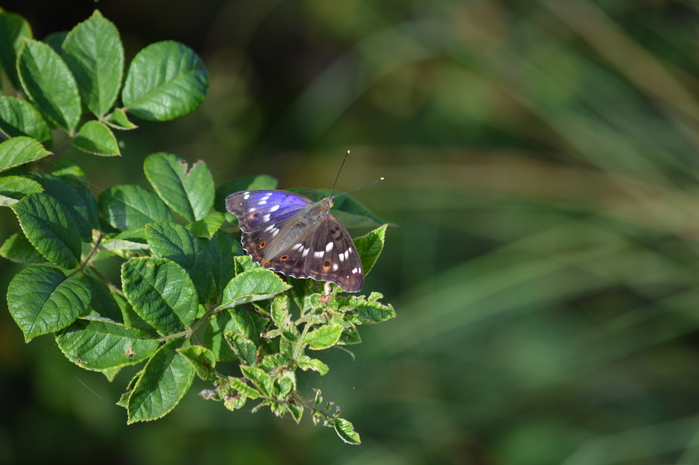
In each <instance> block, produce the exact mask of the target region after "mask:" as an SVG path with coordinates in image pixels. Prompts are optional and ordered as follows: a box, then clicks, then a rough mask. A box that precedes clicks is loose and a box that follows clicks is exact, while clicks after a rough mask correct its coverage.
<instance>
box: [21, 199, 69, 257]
mask: <svg viewBox="0 0 699 465" xmlns="http://www.w3.org/2000/svg"><path fill="white" fill-rule="evenodd" d="M12 209H13V210H14V212H15V214H16V215H17V218H18V219H19V224H20V225H21V226H22V231H24V234H25V236H27V239H29V242H30V243H31V244H32V245H33V246H34V248H35V249H36V250H38V251H39V253H40V254H41V255H43V256H44V257H46V259H47V260H48V261H50V262H52V263H54V264H56V265H58V266H60V267H61V268H75V267H76V266H77V265H78V260H79V258H80V235H79V233H78V231H77V230H76V229H75V227H74V224H73V219H72V217H71V215H70V212H68V209H67V208H66V207H64V206H63V205H62V204H61V203H60V202H59V201H58V200H56V199H55V198H53V197H51V196H50V195H46V194H31V195H28V196H26V197H25V198H23V199H22V200H20V201H19V202H17V203H16V204H14V205H12Z"/></svg>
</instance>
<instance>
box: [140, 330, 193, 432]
mask: <svg viewBox="0 0 699 465" xmlns="http://www.w3.org/2000/svg"><path fill="white" fill-rule="evenodd" d="M184 342H185V340H184V339H175V340H172V341H168V342H166V343H165V344H164V345H163V346H162V347H161V348H160V349H158V351H157V352H156V353H155V354H154V355H153V356H152V357H151V359H150V360H149V361H148V363H146V366H145V367H144V368H143V372H142V373H141V376H140V377H139V378H138V381H136V384H135V385H134V387H133V391H131V394H130V395H129V398H128V403H127V409H128V415H129V420H128V423H129V424H131V423H135V422H137V421H150V420H156V419H158V418H161V417H162V416H164V415H166V414H167V413H168V412H170V411H171V410H172V409H173V408H175V407H176V406H177V404H178V403H179V402H180V400H181V399H182V397H183V396H184V395H185V393H186V392H187V391H188V390H189V387H190V386H191V384H192V381H193V380H194V374H195V371H194V367H192V364H191V363H189V361H188V360H187V358H186V357H185V356H184V355H182V354H180V353H178V352H177V349H179V348H180V347H181V346H182V344H184Z"/></svg>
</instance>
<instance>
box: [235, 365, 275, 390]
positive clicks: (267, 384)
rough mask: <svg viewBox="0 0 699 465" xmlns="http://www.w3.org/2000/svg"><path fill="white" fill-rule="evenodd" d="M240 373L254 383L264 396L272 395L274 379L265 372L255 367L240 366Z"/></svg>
mask: <svg viewBox="0 0 699 465" xmlns="http://www.w3.org/2000/svg"><path fill="white" fill-rule="evenodd" d="M240 371H242V372H243V375H244V376H245V377H246V378H248V379H249V380H250V381H252V384H254V385H255V387H256V388H257V389H259V390H260V392H261V393H262V395H264V396H266V397H270V396H271V395H272V378H271V377H270V376H269V375H268V374H267V373H265V372H264V371H263V370H261V369H259V368H255V367H249V366H245V365H240Z"/></svg>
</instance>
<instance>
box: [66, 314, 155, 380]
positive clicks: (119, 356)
mask: <svg viewBox="0 0 699 465" xmlns="http://www.w3.org/2000/svg"><path fill="white" fill-rule="evenodd" d="M56 342H57V343H58V347H59V348H60V349H61V351H62V352H63V354H64V355H65V356H66V358H67V359H68V360H70V361H71V362H73V363H75V364H76V365H78V366H80V367H83V368H87V369H90V370H105V369H108V368H117V367H123V366H128V365H135V364H137V363H139V362H141V361H143V360H145V359H147V358H148V357H150V356H151V355H153V353H154V352H155V351H156V349H157V348H158V345H159V342H158V341H157V340H154V339H145V338H143V337H139V336H138V335H136V334H135V333H133V332H131V331H129V330H128V329H127V328H126V327H124V325H121V324H118V323H114V322H110V321H102V320H95V319H79V320H78V321H76V322H75V323H73V324H72V325H70V326H68V327H67V328H65V329H63V330H62V331H60V332H59V333H58V334H56Z"/></svg>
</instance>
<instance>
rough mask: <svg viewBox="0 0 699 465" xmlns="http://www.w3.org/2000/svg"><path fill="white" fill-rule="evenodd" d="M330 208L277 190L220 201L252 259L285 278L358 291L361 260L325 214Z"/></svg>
mask: <svg viewBox="0 0 699 465" xmlns="http://www.w3.org/2000/svg"><path fill="white" fill-rule="evenodd" d="M332 206H333V198H332V197H326V198H324V199H322V200H320V201H318V202H314V201H312V200H311V199H309V198H308V197H305V196H303V195H300V194H296V193H293V192H286V191H278V190H250V191H242V192H236V193H234V194H231V195H229V196H228V197H227V198H226V208H227V209H228V211H229V212H231V213H233V214H234V215H235V216H237V217H238V221H239V223H240V229H241V230H242V232H243V234H242V238H241V242H242V244H243V248H244V249H245V251H246V252H247V253H248V254H250V255H251V256H252V258H253V260H254V261H256V262H257V263H259V264H261V265H262V266H265V267H267V268H271V269H273V270H275V271H277V272H279V273H282V274H285V275H287V276H293V277H295V278H312V279H315V280H318V281H330V282H333V283H335V284H337V285H338V286H340V287H341V288H342V289H343V290H345V291H347V292H358V291H360V290H361V289H362V286H363V285H364V272H363V269H362V262H361V258H360V257H359V254H358V253H357V249H356V247H355V246H354V242H353V241H352V237H351V236H350V235H349V233H348V232H347V229H345V227H344V226H343V225H342V223H340V222H339V221H338V220H337V218H335V217H334V216H333V215H332V214H331V213H330V209H331V208H332Z"/></svg>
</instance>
